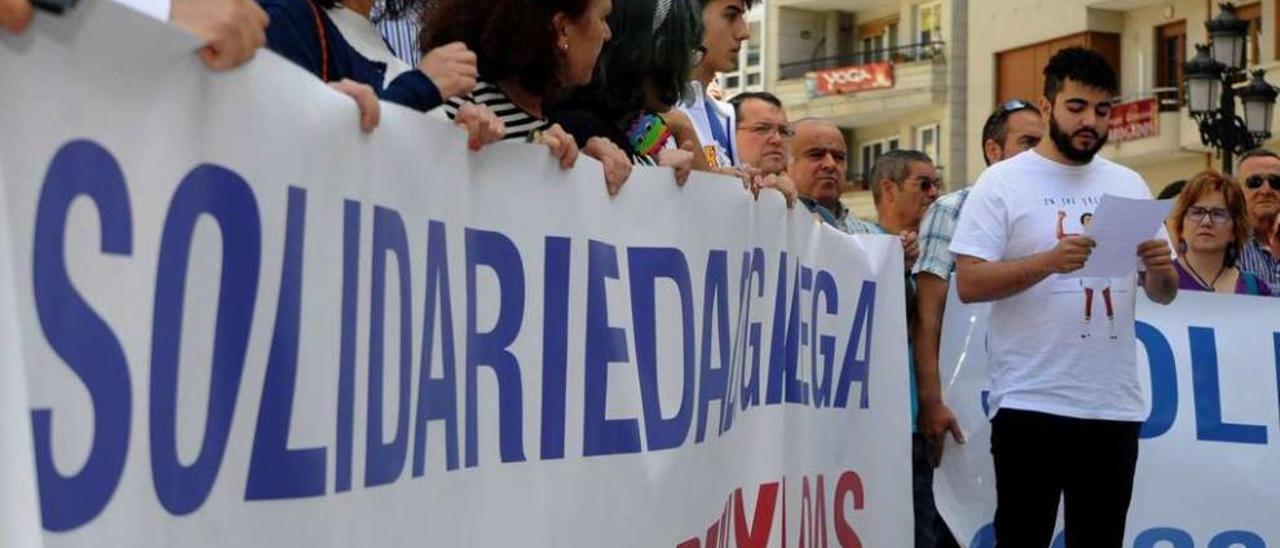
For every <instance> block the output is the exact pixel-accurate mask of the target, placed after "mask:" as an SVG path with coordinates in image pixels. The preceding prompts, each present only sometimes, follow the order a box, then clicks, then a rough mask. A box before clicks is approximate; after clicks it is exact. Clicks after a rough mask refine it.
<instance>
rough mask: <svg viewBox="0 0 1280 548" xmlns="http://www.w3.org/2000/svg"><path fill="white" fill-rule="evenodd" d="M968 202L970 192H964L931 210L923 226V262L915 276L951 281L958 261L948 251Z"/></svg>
mask: <svg viewBox="0 0 1280 548" xmlns="http://www.w3.org/2000/svg"><path fill="white" fill-rule="evenodd" d="M968 198H969V189H967V188H963V189H960V190H957V191H955V192H952V193H950V194H946V195H944V196H942V197H941V198H938V199H937V201H935V202H933V205H932V206H929V212H928V213H926V214H925V216H924V222H923V223H921V224H920V258H918V259H916V265H915V267H913V268H912V269H911V273H912V274H919V273H921V272H928V273H930V274H933V275H935V276H937V277H939V278H942V279H943V280H950V279H951V273H952V272H953V271H955V267H956V257H955V255H952V254H951V250H950V249H948V248H949V247H950V246H951V238H952V237H953V236H955V233H956V225H957V224H958V223H959V221H960V208H962V207H964V201H965V200H966V199H968Z"/></svg>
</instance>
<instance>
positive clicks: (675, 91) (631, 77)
mask: <svg viewBox="0 0 1280 548" xmlns="http://www.w3.org/2000/svg"><path fill="white" fill-rule="evenodd" d="M656 9H657V1H656V0H627V1H625V2H618V3H617V4H614V10H613V13H611V14H609V28H610V29H611V30H612V32H613V38H612V39H610V40H609V41H608V42H607V43H605V45H604V49H602V50H601V51H600V59H599V60H598V61H596V67H595V72H594V74H593V75H592V77H591V83H590V84H587V86H585V87H583V88H581V89H579V90H578V91H577V92H575V93H574V94H573V98H572V99H571V102H572V103H574V104H577V105H580V106H585V107H587V108H589V109H590V110H592V111H593V112H596V113H597V114H601V115H604V116H605V117H607V118H609V119H610V120H613V121H618V120H620V119H622V118H625V117H627V116H630V115H632V114H634V113H636V112H639V111H642V110H645V103H646V98H647V96H648V95H649V94H650V93H652V94H653V96H654V97H655V98H656V99H657V100H658V102H659V103H662V104H663V105H666V106H674V105H675V104H676V103H679V102H680V100H681V98H682V97H683V96H684V94H685V93H686V92H687V91H688V89H689V78H690V72H691V71H692V70H693V66H692V62H693V52H694V50H695V49H697V47H698V45H699V44H700V43H701V42H702V19H701V15H700V12H699V10H697V9H695V8H694V6H693V5H692V3H691V0H673V1H672V3H671V11H670V12H668V13H667V16H666V18H665V19H663V21H662V23H661V25H660V26H659V27H658V28H657V30H654V28H653V23H654V13H655V11H656Z"/></svg>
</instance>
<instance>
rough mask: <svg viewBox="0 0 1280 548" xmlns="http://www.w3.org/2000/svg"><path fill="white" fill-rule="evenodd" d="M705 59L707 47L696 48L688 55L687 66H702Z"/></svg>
mask: <svg viewBox="0 0 1280 548" xmlns="http://www.w3.org/2000/svg"><path fill="white" fill-rule="evenodd" d="M706 57H707V47H706V46H698V47H697V48H695V49H694V50H693V52H692V53H690V54H689V66H691V67H696V66H698V65H701V64H702V60H703V59H705V58H706Z"/></svg>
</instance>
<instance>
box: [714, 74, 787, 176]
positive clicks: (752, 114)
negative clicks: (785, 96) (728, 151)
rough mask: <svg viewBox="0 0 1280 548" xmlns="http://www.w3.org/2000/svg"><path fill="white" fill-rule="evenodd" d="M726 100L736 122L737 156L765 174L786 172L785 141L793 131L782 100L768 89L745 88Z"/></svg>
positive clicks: (742, 161)
mask: <svg viewBox="0 0 1280 548" xmlns="http://www.w3.org/2000/svg"><path fill="white" fill-rule="evenodd" d="M729 104H730V105H733V112H734V117H735V118H736V119H737V122H738V125H737V142H738V160H739V161H740V162H741V163H744V164H748V165H752V166H755V167H756V168H758V169H759V170H760V173H761V174H764V175H770V174H779V173H783V172H785V171H786V170H787V142H788V141H790V140H791V137H792V135H794V134H793V133H792V131H791V125H790V124H788V123H787V113H786V112H785V111H784V110H782V101H781V100H779V99H778V98H777V97H776V96H774V95H773V94H772V93H769V92H767V91H748V92H745V93H739V94H738V95H735V96H734V97H733V98H732V99H730V100H729Z"/></svg>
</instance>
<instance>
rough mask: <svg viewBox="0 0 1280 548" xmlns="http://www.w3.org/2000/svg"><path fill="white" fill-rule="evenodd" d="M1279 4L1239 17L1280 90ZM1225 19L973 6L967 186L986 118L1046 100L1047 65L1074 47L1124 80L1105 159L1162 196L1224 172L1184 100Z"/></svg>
mask: <svg viewBox="0 0 1280 548" xmlns="http://www.w3.org/2000/svg"><path fill="white" fill-rule="evenodd" d="M1278 4H1280V0H1262V1H1259V2H1248V3H1240V4H1237V5H1236V6H1237V14H1238V15H1239V16H1240V17H1241V18H1242V19H1245V20H1246V21H1249V23H1250V28H1249V39H1248V46H1247V48H1248V52H1247V55H1248V59H1249V63H1250V68H1251V69H1253V68H1262V69H1266V70H1267V79H1268V80H1269V81H1271V82H1273V83H1275V82H1280V74H1278V71H1277V70H1276V69H1277V67H1280V63H1278V62H1277V52H1278V51H1280V48H1278V47H1277V43H1276V41H1277V40H1278V39H1280V36H1277V34H1276V32H1275V29H1276V26H1277V22H1278V21H1277V17H1278V16H1280V10H1277V5H1278ZM1218 9H1219V8H1218V6H1217V5H1216V4H1211V3H1210V2H1206V1H1204V0H1180V1H1167V0H1166V1H1153V0H1101V1H1100V0H984V1H982V2H971V3H970V5H969V20H970V22H971V24H972V28H973V29H974V32H973V33H972V34H971V40H970V45H969V48H970V52H971V56H970V59H969V81H970V82H972V83H973V84H974V85H972V86H970V89H969V114H970V116H969V127H968V138H967V148H968V151H969V164H968V165H969V173H968V179H969V180H973V179H975V178H976V177H977V176H978V174H979V173H980V172H981V170H982V156H981V154H982V152H981V150H982V147H981V131H982V121H983V119H984V118H985V116H986V115H987V114H989V113H990V111H991V110H992V109H993V108H994V107H995V105H998V104H1000V103H1001V102H1002V101H1005V100H1009V99H1013V98H1022V99H1035V98H1038V97H1039V96H1040V95H1041V93H1042V86H1043V76H1042V75H1041V70H1042V69H1043V68H1044V65H1045V63H1046V62H1047V61H1048V58H1049V57H1050V56H1051V55H1053V53H1054V52H1056V51H1057V50H1058V49H1060V48H1062V47H1066V46H1069V45H1082V46H1086V47H1091V48H1094V49H1097V50H1098V51H1100V52H1102V53H1103V55H1105V56H1106V57H1107V58H1108V59H1110V60H1111V61H1112V64H1113V66H1115V68H1116V69H1117V71H1118V73H1119V75H1120V97H1119V98H1118V103H1119V104H1120V105H1121V107H1120V108H1119V109H1117V112H1115V113H1113V116H1112V132H1111V136H1110V143H1109V144H1108V145H1107V146H1106V147H1105V148H1104V149H1103V151H1102V154H1103V155H1104V156H1106V157H1108V158H1111V159H1113V160H1115V161H1117V162H1119V163H1121V164H1124V165H1127V166H1129V167H1131V168H1133V169H1135V170H1136V171H1138V172H1139V173H1141V174H1142V175H1143V177H1144V178H1145V179H1146V180H1147V184H1148V185H1150V186H1151V188H1152V192H1153V193H1159V191H1160V190H1161V189H1163V188H1164V187H1165V185H1167V184H1169V183H1171V182H1173V181H1176V180H1180V179H1190V178H1191V177H1192V176H1193V175H1195V174H1196V173H1198V172H1200V171H1203V170H1205V169H1218V168H1219V167H1220V163H1221V162H1220V160H1219V159H1217V158H1215V157H1214V155H1213V153H1212V151H1211V150H1210V149H1208V148H1207V147H1205V146H1204V145H1202V144H1201V142H1200V132H1199V129H1198V128H1197V126H1196V124H1195V122H1194V121H1193V120H1192V119H1191V117H1190V116H1189V115H1188V114H1187V109H1186V106H1185V97H1184V92H1183V90H1182V88H1183V85H1182V64H1183V63H1184V62H1185V61H1186V59H1187V58H1188V57H1189V56H1192V55H1194V51H1195V50H1194V49H1193V48H1194V45H1195V44H1197V43H1206V42H1207V41H1208V34H1207V32H1206V31H1205V27H1204V22H1205V21H1207V20H1208V19H1210V18H1212V17H1214V16H1216V15H1217V14H1218ZM997 29H998V31H996V30H997ZM1240 112H1242V110H1240V109H1239V108H1237V113H1240ZM1272 133H1273V134H1276V129H1275V128H1272ZM1275 144H1276V142H1275V141H1272V143H1270V145H1272V146H1274V145H1275Z"/></svg>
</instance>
